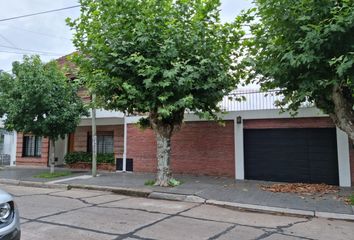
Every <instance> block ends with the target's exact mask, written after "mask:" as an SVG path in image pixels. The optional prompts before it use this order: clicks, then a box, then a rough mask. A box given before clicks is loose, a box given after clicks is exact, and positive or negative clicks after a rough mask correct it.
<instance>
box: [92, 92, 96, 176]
mask: <svg viewBox="0 0 354 240" xmlns="http://www.w3.org/2000/svg"><path fill="white" fill-rule="evenodd" d="M92 103H93V104H92V113H91V115H92V116H91V119H92V177H96V176H97V132H96V106H95V103H96V94H95V93H94V94H92Z"/></svg>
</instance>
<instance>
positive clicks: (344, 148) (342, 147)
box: [337, 128, 351, 187]
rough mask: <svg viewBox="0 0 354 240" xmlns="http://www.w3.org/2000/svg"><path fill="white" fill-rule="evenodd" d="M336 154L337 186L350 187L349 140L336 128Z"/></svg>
mask: <svg viewBox="0 0 354 240" xmlns="http://www.w3.org/2000/svg"><path fill="white" fill-rule="evenodd" d="M337 152H338V171H339V186H341V187H350V186H351V176H350V158H349V139H348V135H347V134H346V133H345V132H343V131H342V130H340V129H339V128H337Z"/></svg>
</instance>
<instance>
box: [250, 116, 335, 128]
mask: <svg viewBox="0 0 354 240" xmlns="http://www.w3.org/2000/svg"><path fill="white" fill-rule="evenodd" d="M243 127H244V128H245V129H251V128H254V129H262V128H332V127H335V126H334V124H333V121H332V120H331V119H330V118H328V117H317V118H315V117H314V118H280V119H256V120H244V123H243Z"/></svg>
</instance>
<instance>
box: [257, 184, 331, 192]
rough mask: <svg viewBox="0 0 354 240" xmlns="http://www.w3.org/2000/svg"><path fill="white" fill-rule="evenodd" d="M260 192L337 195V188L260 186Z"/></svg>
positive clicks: (302, 185)
mask: <svg viewBox="0 0 354 240" xmlns="http://www.w3.org/2000/svg"><path fill="white" fill-rule="evenodd" d="M260 187H261V189H262V190H264V191H269V192H281V193H298V194H303V195H314V194H328V193H337V192H338V187H337V186H332V185H327V184H306V183H280V184H272V185H261V186H260Z"/></svg>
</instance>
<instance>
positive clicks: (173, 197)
mask: <svg viewBox="0 0 354 240" xmlns="http://www.w3.org/2000/svg"><path fill="white" fill-rule="evenodd" d="M148 197H149V198H153V199H162V200H170V201H180V202H192V203H205V202H206V199H204V198H201V197H198V196H195V195H183V194H175V193H163V192H152V193H150V194H149V196H148Z"/></svg>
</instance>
